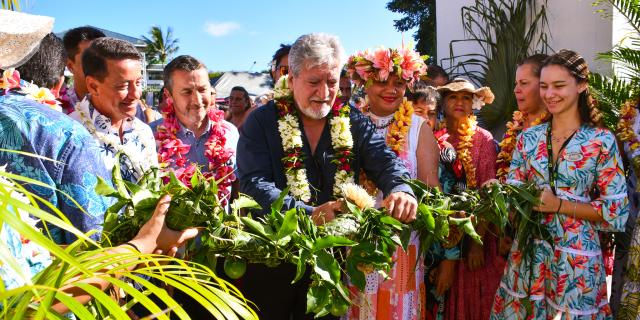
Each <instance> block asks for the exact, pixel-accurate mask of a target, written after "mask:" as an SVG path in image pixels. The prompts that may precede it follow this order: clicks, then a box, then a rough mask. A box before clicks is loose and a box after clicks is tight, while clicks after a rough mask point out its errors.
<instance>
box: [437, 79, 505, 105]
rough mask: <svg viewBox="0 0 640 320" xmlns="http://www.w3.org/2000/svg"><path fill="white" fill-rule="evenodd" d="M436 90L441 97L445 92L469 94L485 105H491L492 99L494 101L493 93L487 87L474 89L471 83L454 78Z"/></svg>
mask: <svg viewBox="0 0 640 320" xmlns="http://www.w3.org/2000/svg"><path fill="white" fill-rule="evenodd" d="M436 90H438V92H439V93H440V94H442V95H444V94H446V93H447V92H459V91H465V92H471V93H473V94H474V95H475V96H477V97H478V98H480V100H481V101H482V102H484V103H486V104H490V103H492V102H493V99H495V96H494V95H493V92H491V89H490V88H489V87H482V88H478V89H476V87H475V86H474V85H473V84H472V83H471V82H469V81H468V80H467V79H463V78H455V79H453V81H451V82H449V83H447V84H446V85H444V86H440V87H438V88H436Z"/></svg>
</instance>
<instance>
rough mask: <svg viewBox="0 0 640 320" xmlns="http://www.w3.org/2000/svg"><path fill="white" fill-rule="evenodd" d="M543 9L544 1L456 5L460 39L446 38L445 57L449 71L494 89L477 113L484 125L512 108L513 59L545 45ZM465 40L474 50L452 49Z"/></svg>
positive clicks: (502, 118) (486, 1)
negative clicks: (458, 51)
mask: <svg viewBox="0 0 640 320" xmlns="http://www.w3.org/2000/svg"><path fill="white" fill-rule="evenodd" d="M546 8H547V1H546V0H526V1H517V0H476V1H475V2H474V4H473V5H471V6H467V7H463V8H462V11H461V12H462V25H463V28H464V31H465V34H466V39H462V40H454V41H451V43H450V45H449V50H450V58H449V59H445V60H449V62H450V65H451V68H450V72H451V73H452V75H453V76H457V75H461V76H464V77H467V78H469V79H470V80H471V81H473V82H475V83H476V84H477V85H484V86H488V87H490V88H491V90H492V91H493V93H494V94H495V96H496V99H495V101H494V102H493V103H492V104H491V105H490V106H486V107H484V108H482V112H481V114H480V115H481V119H480V120H481V123H482V124H483V125H484V126H485V127H487V128H489V129H492V128H494V127H496V126H499V125H502V124H504V123H506V121H507V120H509V119H510V118H511V115H512V113H513V111H515V109H516V100H515V97H514V95H513V88H514V83H515V70H516V67H517V63H518V62H519V61H520V60H522V59H523V58H525V57H527V56H529V55H531V54H533V53H535V52H546V51H547V50H548V44H547V33H546V32H547V29H548V26H547V13H546ZM469 42H471V43H475V44H476V45H477V46H478V47H479V48H480V52H479V53H472V54H456V50H455V48H456V45H457V44H459V43H469Z"/></svg>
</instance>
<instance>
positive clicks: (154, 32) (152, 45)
mask: <svg viewBox="0 0 640 320" xmlns="http://www.w3.org/2000/svg"><path fill="white" fill-rule="evenodd" d="M142 39H143V40H144V42H145V43H146V44H147V47H146V49H145V53H146V54H147V56H148V57H149V61H150V63H161V64H166V63H167V60H168V59H170V58H171V56H173V54H174V53H176V52H177V51H178V49H179V48H180V47H178V39H175V38H174V36H173V29H172V28H171V27H167V32H166V33H163V32H162V28H160V27H159V26H153V27H151V29H150V30H149V37H147V36H144V35H143V36H142Z"/></svg>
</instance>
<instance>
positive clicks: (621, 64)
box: [589, 0, 640, 130]
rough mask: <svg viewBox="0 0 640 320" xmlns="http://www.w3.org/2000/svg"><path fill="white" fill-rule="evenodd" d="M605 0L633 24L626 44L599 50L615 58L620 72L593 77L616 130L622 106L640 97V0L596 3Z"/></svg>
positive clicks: (606, 118)
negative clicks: (608, 49) (604, 50)
mask: <svg viewBox="0 0 640 320" xmlns="http://www.w3.org/2000/svg"><path fill="white" fill-rule="evenodd" d="M603 3H604V4H607V5H610V6H611V8H612V9H615V10H617V11H618V12H620V14H621V15H622V16H623V17H624V18H625V19H626V20H627V22H628V25H629V26H630V27H631V32H630V33H629V34H628V35H627V36H626V37H625V39H624V40H625V41H624V43H625V44H623V43H620V44H618V45H616V46H614V47H613V49H612V50H611V51H608V52H603V53H600V54H599V58H600V59H605V60H608V61H611V62H613V65H614V67H615V69H616V71H618V72H617V75H612V76H610V77H608V76H604V75H601V74H597V73H594V74H592V76H591V78H590V79H589V80H590V81H589V85H590V90H591V93H592V94H593V96H594V98H595V99H596V100H597V101H598V108H599V109H600V111H601V112H602V113H603V115H604V117H603V119H604V122H605V124H606V125H607V126H608V127H609V128H610V129H613V130H615V127H616V123H617V121H618V116H619V111H620V106H621V105H622V104H624V103H625V102H627V101H629V100H633V99H637V98H639V97H640V0H598V1H595V2H594V5H600V4H603ZM604 13H605V14H607V15H611V14H612V12H607V11H604Z"/></svg>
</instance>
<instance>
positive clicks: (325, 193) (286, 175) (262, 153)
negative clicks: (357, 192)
mask: <svg viewBox="0 0 640 320" xmlns="http://www.w3.org/2000/svg"><path fill="white" fill-rule="evenodd" d="M343 51H344V50H343V49H342V45H341V44H340V41H339V40H338V38H337V37H335V36H332V35H327V34H307V35H303V36H301V37H300V38H298V40H296V42H295V43H294V44H293V46H292V48H291V51H290V52H289V66H290V70H289V71H290V72H289V75H288V77H287V79H285V81H287V83H288V87H289V88H290V93H291V94H292V101H293V103H292V105H288V106H284V107H283V105H282V103H283V102H282V101H284V100H281V99H278V98H276V99H275V101H271V102H270V103H269V104H267V105H265V106H263V107H260V108H258V109H256V110H255V111H253V112H252V113H251V114H249V116H248V117H247V120H246V121H245V123H244V125H243V127H242V130H241V134H240V140H239V142H238V177H239V180H240V191H241V192H243V193H246V194H248V195H250V196H251V197H253V198H254V199H255V200H256V201H257V202H258V203H259V204H260V205H261V206H262V208H264V209H265V210H263V211H262V212H259V213H258V214H260V213H266V212H267V210H268V209H269V208H270V205H271V203H272V202H274V201H275V200H276V199H277V198H278V196H279V194H280V193H281V192H282V190H284V189H285V188H286V187H291V188H290V192H291V194H290V195H287V196H286V197H285V198H284V205H283V210H288V209H291V208H299V209H302V210H305V211H306V212H307V214H309V215H310V216H311V218H312V220H313V221H314V222H315V223H316V224H323V223H325V222H327V221H330V220H331V219H333V218H334V216H335V214H336V212H338V211H340V209H341V203H340V202H339V201H337V199H336V195H335V190H336V189H338V190H339V187H340V185H337V181H336V180H337V179H338V178H339V179H341V181H343V182H347V181H349V180H355V182H358V179H359V177H357V175H356V176H353V177H352V178H347V179H345V178H344V177H340V176H339V174H338V173H339V172H346V173H347V175H349V174H350V173H349V172H351V173H352V172H360V170H361V169H362V170H363V171H364V172H365V173H366V174H367V176H368V177H371V178H372V179H373V180H374V182H375V183H376V185H377V187H378V188H379V189H380V190H382V192H383V193H384V195H385V196H386V198H385V200H384V201H383V205H384V206H385V207H386V208H387V209H388V212H389V214H391V215H392V216H394V217H396V218H399V219H400V220H405V221H406V220H412V219H414V218H415V214H416V208H417V204H416V200H415V198H414V197H413V193H412V192H411V189H410V188H409V186H407V185H406V184H405V183H404V182H403V179H404V178H408V177H409V175H408V172H407V170H406V168H405V167H404V165H403V164H402V161H401V160H400V159H399V158H398V157H397V156H396V155H395V153H393V151H391V149H389V148H388V147H387V146H386V144H385V141H384V137H383V136H382V135H380V134H376V133H375V126H374V125H373V124H372V123H371V121H369V120H368V118H367V117H366V116H364V115H363V114H362V113H360V112H359V111H358V110H356V109H354V108H348V116H347V117H348V119H346V121H347V122H348V123H349V126H350V129H346V131H341V135H342V136H349V137H347V139H346V141H352V146H350V147H349V149H350V150H349V152H348V157H349V158H352V160H351V161H348V163H344V162H341V161H342V160H343V159H341V158H342V156H341V155H339V156H337V155H336V154H337V153H336V147H335V145H337V144H338V142H337V141H335V140H337V139H334V138H333V136H334V133H335V132H334V131H335V130H337V127H334V124H333V123H335V122H334V121H331V120H336V117H337V116H336V115H335V114H333V113H331V114H330V111H331V110H332V106H333V105H334V102H335V99H336V95H337V92H338V87H339V86H338V83H339V79H340V69H341V66H342V62H343V61H342V60H343V58H344V53H343ZM282 85H283V83H278V84H276V92H278V91H279V90H281V88H282ZM287 101H291V100H287ZM284 109H286V110H290V112H284V111H283V110H284ZM289 115H291V116H293V117H292V118H291V117H289V118H288V119H289V120H290V121H285V120H286V118H287V117H288V116H289ZM341 117H342V116H341ZM283 119H285V120H283ZM340 120H342V119H340ZM287 126H289V127H291V126H299V129H295V130H290V129H291V128H289V129H283V128H284V127H287ZM292 136H293V141H294V142H295V141H298V138H299V140H301V141H302V142H301V143H302V147H301V148H299V150H301V153H302V155H300V156H299V158H298V159H300V160H302V162H301V163H300V164H298V163H299V162H297V161H294V162H295V163H293V165H292V164H290V163H287V161H288V160H287V159H290V158H291V156H292V155H291V154H285V152H284V149H283V148H284V146H283V138H284V139H286V141H287V142H286V143H290V140H291V139H290V138H292ZM344 154H345V153H344V152H343V153H342V155H344ZM296 157H298V156H296ZM283 161H284V162H283ZM336 162H341V163H340V167H338V164H337V163H336ZM285 165H287V168H288V169H287V170H285ZM291 165H292V166H291ZM289 168H292V169H291V170H289ZM296 170H302V173H303V174H302V176H304V177H305V178H304V179H303V180H304V181H296V179H295V177H292V176H291V172H292V171H296ZM298 172H301V171H298ZM292 183H293V184H295V185H291V184H292ZM334 186H335V187H337V188H335V189H334ZM301 189H304V190H302V191H301ZM305 190H306V191H305ZM295 269H296V268H295V266H292V265H281V266H279V267H276V268H267V267H266V266H264V265H249V266H248V270H247V273H246V275H245V277H244V278H243V281H242V287H241V290H242V293H243V294H244V295H245V297H246V298H247V299H249V300H250V301H252V302H254V303H255V304H256V306H257V307H258V308H257V309H258V314H259V316H260V319H289V318H290V317H293V319H305V318H309V319H310V318H313V315H305V313H306V312H305V311H306V290H307V288H308V285H309V277H306V278H303V279H302V280H301V281H299V282H297V283H296V284H294V285H291V281H292V280H293V278H294V276H295V273H296V270H295Z"/></svg>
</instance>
